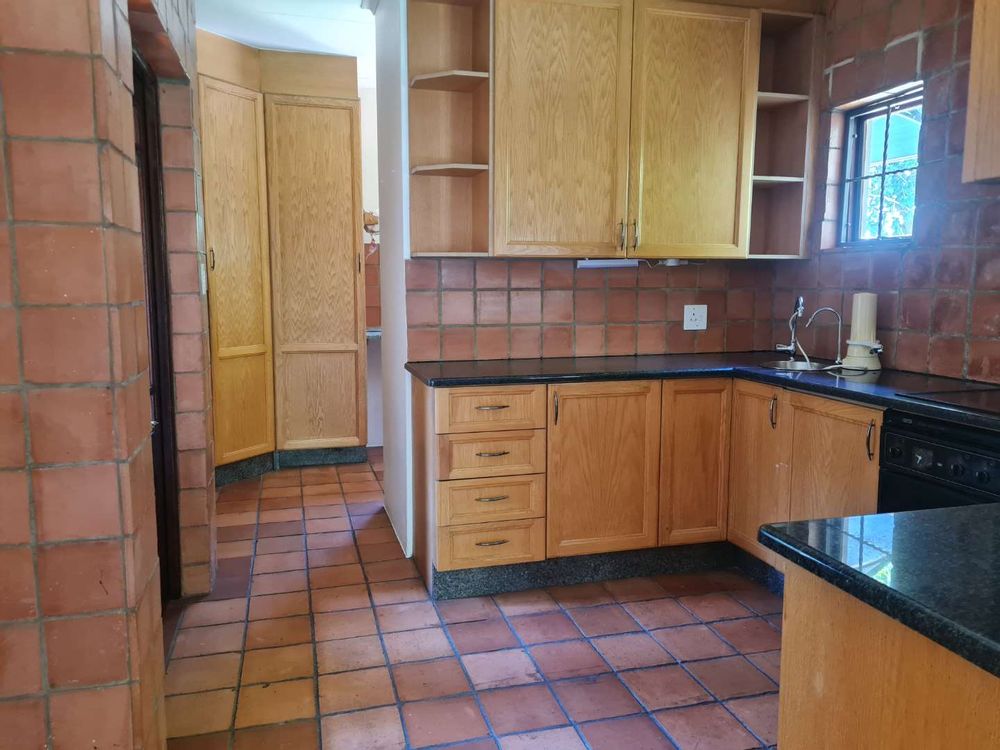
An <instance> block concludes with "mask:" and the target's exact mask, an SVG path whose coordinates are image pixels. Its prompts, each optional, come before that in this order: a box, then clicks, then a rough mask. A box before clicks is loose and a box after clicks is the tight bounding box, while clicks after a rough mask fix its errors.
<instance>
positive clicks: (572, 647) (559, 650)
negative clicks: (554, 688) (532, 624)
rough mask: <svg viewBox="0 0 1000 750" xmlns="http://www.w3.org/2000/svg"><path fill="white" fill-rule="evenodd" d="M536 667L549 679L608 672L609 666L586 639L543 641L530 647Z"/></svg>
mask: <svg viewBox="0 0 1000 750" xmlns="http://www.w3.org/2000/svg"><path fill="white" fill-rule="evenodd" d="M530 650H531V655H532V656H533V657H534V659H535V661H536V662H537V663H538V668H539V669H541V670H542V674H544V675H545V677H546V679H549V680H562V679H566V678H569V677H583V676H585V675H593V674H600V673H601V672H608V671H610V668H609V667H608V665H607V664H605V663H604V660H603V659H602V658H601V655H600V654H598V653H597V651H595V650H594V648H593V646H591V645H590V644H589V643H588V642H587V641H563V642H562V643H543V644H542V645H540V646H532V647H531V649H530Z"/></svg>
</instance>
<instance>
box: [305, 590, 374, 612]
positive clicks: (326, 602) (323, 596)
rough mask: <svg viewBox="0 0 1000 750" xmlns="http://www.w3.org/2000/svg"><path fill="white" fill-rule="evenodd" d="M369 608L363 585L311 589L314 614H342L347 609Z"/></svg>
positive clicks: (368, 600) (369, 603) (369, 602)
mask: <svg viewBox="0 0 1000 750" xmlns="http://www.w3.org/2000/svg"><path fill="white" fill-rule="evenodd" d="M370 606H371V599H370V598H369V597H368V587H367V586H366V585H365V584H363V583H359V584H355V585H353V586H337V587H335V588H332V589H313V592H312V607H313V611H314V612H342V611H344V610H347V609H364V608H365V607H370Z"/></svg>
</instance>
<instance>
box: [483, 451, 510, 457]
mask: <svg viewBox="0 0 1000 750" xmlns="http://www.w3.org/2000/svg"><path fill="white" fill-rule="evenodd" d="M476 455H477V456H479V457H480V458H500V456H509V455H510V451H479V453H477V454H476Z"/></svg>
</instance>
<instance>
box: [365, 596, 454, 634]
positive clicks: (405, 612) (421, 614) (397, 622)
mask: <svg viewBox="0 0 1000 750" xmlns="http://www.w3.org/2000/svg"><path fill="white" fill-rule="evenodd" d="M375 613H376V615H377V617H378V624H379V627H380V628H381V629H382V632H383V633H395V632H398V631H400V630H418V629H420V628H430V627H434V626H435V625H440V624H441V621H440V620H439V619H438V615H437V611H436V610H435V609H434V606H433V605H432V604H431V603H430V602H411V603H409V604H390V605H389V606H387V607H376V608H375Z"/></svg>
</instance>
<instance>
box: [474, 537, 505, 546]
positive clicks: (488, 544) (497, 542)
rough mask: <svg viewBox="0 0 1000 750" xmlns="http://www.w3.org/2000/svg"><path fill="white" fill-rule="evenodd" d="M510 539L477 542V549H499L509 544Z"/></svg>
mask: <svg viewBox="0 0 1000 750" xmlns="http://www.w3.org/2000/svg"><path fill="white" fill-rule="evenodd" d="M509 541H510V539H497V540H496V541H495V542H476V546H477V547H499V546H500V545H501V544H507V543H508V542H509Z"/></svg>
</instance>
